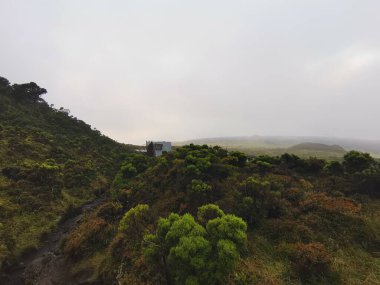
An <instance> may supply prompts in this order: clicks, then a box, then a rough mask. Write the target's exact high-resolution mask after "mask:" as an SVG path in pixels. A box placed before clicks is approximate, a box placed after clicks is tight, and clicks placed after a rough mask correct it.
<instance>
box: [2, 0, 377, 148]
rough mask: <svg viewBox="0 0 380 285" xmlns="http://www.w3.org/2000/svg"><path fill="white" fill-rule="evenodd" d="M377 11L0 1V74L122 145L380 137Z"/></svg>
mask: <svg viewBox="0 0 380 285" xmlns="http://www.w3.org/2000/svg"><path fill="white" fill-rule="evenodd" d="M379 11H380V2H378V1H349V0H335V1H331V0H330V1H324V0H318V1H301V0H299V1H296V0H288V1H280V0H277V1H274V0H273V1H264V0H263V1H241V0H240V1H220V0H219V1H174V0H173V1H144V0H141V1H99V0H95V1H94V0H91V1H90V0H83V1H73V0H65V1H42V0H28V1H26V0H24V1H21V0H20V1H10V0H2V1H1V9H0V33H1V45H0V75H1V76H4V77H6V78H8V79H9V80H10V81H11V82H13V83H22V82H30V81H34V82H36V83H37V84H39V85H40V86H42V87H44V88H46V89H47V90H48V92H49V93H48V94H47V95H46V96H45V97H44V98H45V99H46V100H47V101H48V102H49V103H51V104H54V105H55V106H56V107H61V106H63V107H65V108H68V109H70V110H71V113H72V114H73V115H74V116H76V117H78V118H80V119H82V120H84V121H85V122H87V123H89V124H91V125H92V126H93V127H96V128H97V129H99V130H100V131H101V132H103V133H104V134H106V135H108V136H110V137H111V138H113V139H115V140H118V141H120V142H126V143H135V144H144V143H145V140H149V139H163V140H173V141H180V140H188V139H192V138H201V137H218V136H238V135H253V134H260V135H278V136H280V135H284V136H292V135H296V136H329V137H348V138H361V139H380V128H379V127H378V126H377V123H378V122H379V121H380V112H379V106H380V94H379V90H380V76H379V74H380V33H379V27H380V18H379V17H378V12H379Z"/></svg>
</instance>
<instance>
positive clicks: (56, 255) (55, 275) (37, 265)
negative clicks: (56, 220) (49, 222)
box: [0, 198, 104, 285]
mask: <svg viewBox="0 0 380 285" xmlns="http://www.w3.org/2000/svg"><path fill="white" fill-rule="evenodd" d="M103 200H104V199H103V198H99V199H97V200H94V201H93V202H91V203H88V204H86V205H84V206H83V207H82V208H81V211H80V213H79V214H78V215H76V216H75V217H73V218H71V219H68V220H66V221H65V222H63V223H62V224H60V225H58V227H57V228H56V229H55V230H54V231H53V232H52V233H51V234H50V235H48V237H47V238H46V241H45V243H44V244H43V246H42V247H40V248H39V249H37V250H35V251H33V252H31V253H28V254H26V255H24V256H23V257H21V259H20V262H19V263H18V264H17V265H14V266H12V267H10V268H8V270H6V271H5V273H4V274H3V275H2V276H0V284H2V285H22V284H38V285H48V284H57V285H58V284H65V285H71V284H72V285H74V284H81V283H82V282H81V281H80V278H75V279H74V278H72V277H70V274H69V264H70V263H69V261H68V260H67V259H66V258H65V257H64V256H63V253H62V251H61V248H60V245H61V244H62V242H63V240H64V238H65V237H66V236H67V234H68V233H69V232H70V231H71V230H72V229H73V228H74V227H75V226H76V225H77V224H78V223H79V222H80V221H81V219H82V218H83V216H84V215H85V214H86V213H87V212H89V211H91V210H92V209H94V208H95V207H96V206H98V205H99V204H100V203H101V202H102V201H103Z"/></svg>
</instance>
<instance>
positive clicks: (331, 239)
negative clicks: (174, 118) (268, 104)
mask: <svg viewBox="0 0 380 285" xmlns="http://www.w3.org/2000/svg"><path fill="white" fill-rule="evenodd" d="M0 82H1V84H2V85H1V89H0V92H1V93H0V100H1V102H0V103H1V104H0V108H1V110H0V111H1V112H0V119H1V121H0V122H1V128H0V134H1V138H2V140H1V145H0V157H1V158H2V159H1V161H0V168H1V176H0V190H1V192H0V199H1V200H0V207H1V211H0V215H1V217H0V218H1V224H0V233H1V240H0V242H1V243H0V258H1V260H2V261H3V263H7V262H11V261H12V260H14V259H17V257H18V256H19V255H20V254H21V253H22V252H23V251H25V250H27V248H28V247H31V246H38V245H39V241H40V237H41V236H42V235H43V233H45V232H49V231H50V230H51V229H52V228H53V227H54V226H56V225H57V223H58V222H59V220H60V219H64V218H67V217H69V216H70V215H75V210H76V209H77V208H78V207H80V205H83V203H85V202H86V201H90V200H93V199H94V198H95V197H97V196H103V197H105V198H104V200H102V202H101V203H99V205H98V206H97V207H96V209H94V210H93V211H92V212H91V213H88V214H87V215H85V216H84V218H83V219H82V220H81V221H80V223H79V224H78V225H77V226H76V227H75V228H74V229H73V230H72V231H71V232H70V233H69V235H68V236H67V237H66V239H65V242H64V244H63V245H62V248H63V252H64V254H65V255H66V257H67V258H68V261H69V262H70V266H71V274H72V276H80V273H81V272H86V275H85V276H86V278H85V279H86V280H85V281H86V282H88V283H91V282H92V283H96V284H188V285H189V284H199V285H203V284H215V285H217V284H236V285H246V284H337V285H343V284H350V285H354V284H357V285H359V284H368V285H370V284H371V285H372V284H380V259H379V257H380V256H379V252H380V201H379V198H380V163H379V161H378V160H376V159H374V158H373V157H371V156H370V155H369V154H366V153H361V152H357V151H351V152H348V153H346V154H345V155H344V156H343V157H342V160H341V161H325V160H324V159H321V158H316V157H310V158H300V157H299V156H297V155H295V154H288V153H285V154H282V155H279V156H268V155H254V156H249V155H247V154H244V153H241V152H237V151H227V150H225V149H223V148H221V147H218V146H214V147H209V146H207V145H192V144H190V145H185V146H182V147H178V148H176V149H175V150H174V151H172V152H168V153H165V154H163V155H162V156H161V157H153V156H150V155H145V154H141V153H133V152H131V151H129V149H128V147H126V146H125V145H121V144H118V143H116V142H114V141H112V140H110V139H108V138H106V137H104V136H102V135H100V134H99V132H97V131H95V130H92V129H91V127H89V126H88V125H86V124H84V123H83V122H81V121H79V120H77V119H75V118H72V117H70V116H69V115H68V113H67V112H64V111H62V110H57V109H54V108H52V107H49V106H48V105H47V104H46V102H45V101H44V100H42V99H41V95H43V94H44V93H45V92H42V90H41V89H39V88H36V86H35V85H34V84H32V85H29V86H24V87H22V88H24V89H21V90H24V91H22V92H21V93H17V94H18V95H17V96H15V95H14V94H15V93H14V92H15V91H14V90H15V89H17V88H16V87H15V86H13V85H12V86H11V85H10V84H9V82H7V81H6V80H5V79H3V78H2V79H1V80H0ZM25 88H26V89H25ZM18 90H20V89H18ZM25 90H29V91H25ZM17 92H20V91H17ZM20 94H21V95H20ZM22 94H23V95H22ZM36 94H38V95H36ZM36 96H37V97H38V98H37V97H36ZM27 98H28V99H27ZM29 98H30V99H29ZM58 127H59V128H58ZM82 276H83V275H82ZM81 282H84V280H83V279H81Z"/></svg>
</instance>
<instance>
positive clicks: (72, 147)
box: [0, 90, 129, 267]
mask: <svg viewBox="0 0 380 285" xmlns="http://www.w3.org/2000/svg"><path fill="white" fill-rule="evenodd" d="M5 93H6V92H5V91H4V90H3V91H0V139H1V140H0V267H1V261H5V260H10V259H12V258H14V257H16V256H18V255H19V254H20V253H22V252H24V251H25V250H27V249H28V248H32V247H36V246H38V244H39V241H40V238H41V235H43V234H44V233H47V232H49V231H50V230H51V229H52V228H53V227H54V226H55V225H56V224H57V223H58V221H59V220H60V218H61V217H62V215H64V214H70V213H69V212H70V211H72V210H73V209H75V207H78V206H79V205H81V204H83V203H85V202H86V201H88V200H91V199H93V198H94V197H95V196H96V195H99V194H101V193H102V192H104V191H105V190H106V189H107V188H108V186H109V184H110V181H112V179H113V176H114V173H115V171H116V170H117V169H118V167H119V159H120V157H122V154H123V153H127V152H129V147H128V146H125V145H121V144H119V143H117V142H115V141H113V140H111V139H109V138H107V137H105V136H102V135H101V134H100V133H99V132H98V131H95V130H92V129H91V127H90V126H89V125H87V124H85V123H84V122H82V121H80V120H77V119H76V118H72V117H71V116H68V115H67V114H65V113H63V112H59V111H57V110H54V109H52V108H50V107H49V106H48V105H47V104H46V103H44V102H42V103H32V102H23V101H20V100H15V99H14V98H13V97H12V96H11V95H9V94H8V95H6V94H5Z"/></svg>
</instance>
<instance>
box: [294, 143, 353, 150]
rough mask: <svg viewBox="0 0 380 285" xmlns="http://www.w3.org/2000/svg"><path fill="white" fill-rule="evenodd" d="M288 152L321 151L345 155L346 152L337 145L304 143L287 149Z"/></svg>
mask: <svg viewBox="0 0 380 285" xmlns="http://www.w3.org/2000/svg"><path fill="white" fill-rule="evenodd" d="M288 149H289V150H322V151H336V152H342V153H345V152H346V150H345V149H344V148H343V147H341V146H339V145H336V144H335V145H326V144H322V143H311V142H305V143H300V144H296V145H294V146H292V147H289V148H288Z"/></svg>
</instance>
